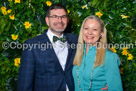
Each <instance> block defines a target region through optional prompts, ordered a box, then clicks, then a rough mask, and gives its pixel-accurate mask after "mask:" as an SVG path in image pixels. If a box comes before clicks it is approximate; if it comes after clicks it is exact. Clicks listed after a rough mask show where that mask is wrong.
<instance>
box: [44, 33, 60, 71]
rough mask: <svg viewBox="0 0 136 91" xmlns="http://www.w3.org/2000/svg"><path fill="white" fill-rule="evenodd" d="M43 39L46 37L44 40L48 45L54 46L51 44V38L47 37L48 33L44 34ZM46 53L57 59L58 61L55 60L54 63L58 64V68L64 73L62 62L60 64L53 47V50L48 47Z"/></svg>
mask: <svg viewBox="0 0 136 91" xmlns="http://www.w3.org/2000/svg"><path fill="white" fill-rule="evenodd" d="M43 37H44V39H45V42H46V44H47V43H48V44H49V45H52V43H51V42H50V40H49V38H48V36H47V31H45V32H44V33H43ZM46 52H47V53H49V54H50V55H52V57H55V59H56V60H54V62H56V64H57V65H58V67H59V68H60V70H62V71H63V69H62V67H61V65H60V62H59V60H58V57H57V55H56V53H55V51H54V49H53V46H52V47H51V48H50V47H48V48H47V49H46Z"/></svg>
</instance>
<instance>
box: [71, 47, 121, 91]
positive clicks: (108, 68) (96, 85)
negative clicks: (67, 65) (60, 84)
mask: <svg viewBox="0 0 136 91" xmlns="http://www.w3.org/2000/svg"><path fill="white" fill-rule="evenodd" d="M85 51H86V50H85V48H84V55H83V60H82V63H81V65H80V67H79V71H78V75H79V83H80V87H81V90H82V91H89V85H90V80H91V73H92V68H93V65H94V59H95V55H96V47H95V46H93V47H90V48H89V51H88V53H87V54H85V53H86V52H85ZM119 65H120V61H119V57H118V55H117V54H116V53H113V52H111V51H110V50H108V49H107V50H106V54H105V64H104V65H100V66H97V67H96V68H94V71H93V79H92V86H91V89H90V91H101V88H104V87H105V85H106V84H107V85H108V91H123V88H122V82H121V76H120V70H119ZM77 67H78V66H77V65H75V66H74V67H73V71H72V73H73V77H74V83H75V91H80V90H79V85H78V80H77ZM103 91H105V90H103Z"/></svg>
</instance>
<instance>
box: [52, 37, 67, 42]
mask: <svg viewBox="0 0 136 91" xmlns="http://www.w3.org/2000/svg"><path fill="white" fill-rule="evenodd" d="M57 40H60V41H61V42H63V43H64V42H66V37H65V36H64V37H61V38H59V37H57V36H53V42H56V41H57Z"/></svg>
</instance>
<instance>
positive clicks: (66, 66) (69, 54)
mask: <svg viewBox="0 0 136 91" xmlns="http://www.w3.org/2000/svg"><path fill="white" fill-rule="evenodd" d="M64 36H66V40H67V43H68V45H69V48H68V56H67V60H66V65H65V71H66V70H67V68H68V66H69V63H70V61H71V60H70V58H71V53H72V48H71V44H72V39H71V38H69V37H68V36H67V35H66V34H64Z"/></svg>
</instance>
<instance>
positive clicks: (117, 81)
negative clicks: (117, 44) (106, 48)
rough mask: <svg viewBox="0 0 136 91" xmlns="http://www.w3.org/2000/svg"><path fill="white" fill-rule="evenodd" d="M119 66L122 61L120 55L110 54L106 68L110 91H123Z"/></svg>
mask: <svg viewBox="0 0 136 91" xmlns="http://www.w3.org/2000/svg"><path fill="white" fill-rule="evenodd" d="M119 65H120V60H119V57H118V55H117V54H116V53H112V52H108V54H106V61H105V66H104V68H105V76H106V81H107V85H108V91H123V88H122V81H121V76H120V70H119Z"/></svg>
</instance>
